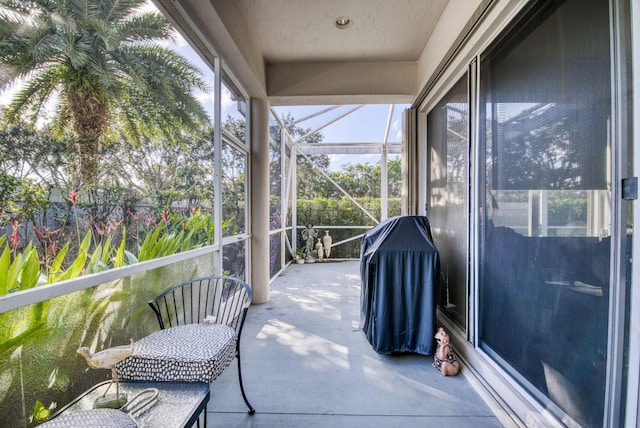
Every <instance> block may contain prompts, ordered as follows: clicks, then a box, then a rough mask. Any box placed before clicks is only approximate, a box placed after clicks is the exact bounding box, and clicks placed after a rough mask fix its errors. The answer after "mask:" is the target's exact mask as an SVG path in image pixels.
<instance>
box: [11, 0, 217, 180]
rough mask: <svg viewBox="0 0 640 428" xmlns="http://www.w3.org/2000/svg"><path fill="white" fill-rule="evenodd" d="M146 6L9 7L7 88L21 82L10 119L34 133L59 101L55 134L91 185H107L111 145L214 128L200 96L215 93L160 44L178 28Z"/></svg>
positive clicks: (102, 0)
mask: <svg viewBox="0 0 640 428" xmlns="http://www.w3.org/2000/svg"><path fill="white" fill-rule="evenodd" d="M145 3H146V1H145V0H133V1H124V2H123V1H115V0H92V1H89V2H77V1H74V0H62V1H57V2H40V1H29V2H16V1H13V0H2V1H1V2H0V5H1V6H2V8H3V13H2V14H0V63H2V66H3V67H2V71H3V79H2V87H0V89H6V87H7V86H8V85H10V84H14V83H21V85H20V86H19V90H18V91H17V92H16V93H15V95H14V96H13V98H12V100H11V102H10V104H9V106H8V107H7V108H6V109H5V110H4V118H5V120H6V121H7V122H8V123H17V122H19V121H20V120H27V121H28V122H29V124H30V125H32V126H33V125H34V124H35V123H36V121H37V120H38V119H39V118H40V113H41V112H42V111H43V110H44V109H45V108H47V107H48V106H49V105H51V103H52V101H53V100H54V99H57V102H58V103H59V105H57V106H56V108H55V109H54V113H53V115H54V117H53V123H52V131H53V134H54V135H55V136H57V137H59V138H63V137H64V136H73V142H74V144H76V148H77V149H78V153H79V164H80V167H81V169H80V173H81V176H82V178H83V179H84V180H85V182H87V183H88V184H92V185H93V184H96V183H97V182H98V180H97V173H98V160H97V157H96V155H97V154H98V152H99V150H100V144H101V143H105V142H113V141H116V140H118V139H119V138H120V136H121V135H124V136H125V137H126V139H127V140H128V141H129V142H131V143H134V144H136V143H137V144H140V143H142V142H143V141H145V140H157V139H163V140H165V141H171V142H176V141H178V140H179V139H180V138H181V137H182V136H183V135H184V134H185V133H191V132H194V131H195V132H197V131H200V129H201V128H202V126H204V125H205V124H206V123H208V117H207V115H206V113H205V111H204V109H203V108H202V106H201V104H200V103H199V101H198V100H197V98H196V97H195V95H194V93H193V91H192V89H193V88H199V89H205V82H204V80H203V78H202V76H201V74H200V72H199V70H198V69H197V68H195V67H194V66H193V65H191V64H190V63H189V62H188V61H187V60H186V59H184V58H183V57H181V56H180V55H178V54H177V53H175V52H174V51H172V50H170V49H167V48H164V47H162V46H160V45H158V44H154V43H151V42H158V41H166V40H170V39H171V37H172V27H171V25H170V24H169V22H167V20H166V19H165V18H164V17H163V16H162V15H160V14H158V13H143V14H141V13H136V12H137V11H138V10H139V9H140V8H141V7H142V6H144V5H145ZM57 94H62V96H60V97H59V98H57V97H56V96H55V95H57Z"/></svg>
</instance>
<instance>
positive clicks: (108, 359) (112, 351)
mask: <svg viewBox="0 0 640 428" xmlns="http://www.w3.org/2000/svg"><path fill="white" fill-rule="evenodd" d="M132 352H133V339H132V340H131V344H129V345H125V346H115V347H113V348H108V349H104V350H102V351H100V352H96V353H95V354H92V353H91V352H89V348H87V347H86V346H83V347H81V348H78V351H77V353H78V354H79V355H82V356H83V357H84V359H85V360H87V364H88V365H89V367H91V368H92V369H111V383H109V386H108V387H107V389H106V390H105V391H104V394H102V396H103V397H105V396H106V395H107V392H109V388H111V385H112V384H113V383H114V382H115V384H116V398H118V396H119V395H120V386H119V383H118V375H117V374H116V367H115V366H116V364H118V363H119V362H120V361H122V360H124V359H125V358H127V357H128V356H130V355H131V353H132Z"/></svg>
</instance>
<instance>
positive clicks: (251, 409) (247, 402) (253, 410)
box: [237, 341, 256, 415]
mask: <svg viewBox="0 0 640 428" xmlns="http://www.w3.org/2000/svg"><path fill="white" fill-rule="evenodd" d="M237 357H238V382H239V383H240V392H241V393H242V398H243V399H244V402H245V404H246V405H247V407H248V408H249V411H248V412H247V413H249V414H250V415H253V414H254V413H255V412H256V409H254V408H253V406H252V405H251V403H249V400H248V399H247V395H246V394H245V393H244V386H243V385H242V368H241V367H240V366H241V364H240V341H238V347H237Z"/></svg>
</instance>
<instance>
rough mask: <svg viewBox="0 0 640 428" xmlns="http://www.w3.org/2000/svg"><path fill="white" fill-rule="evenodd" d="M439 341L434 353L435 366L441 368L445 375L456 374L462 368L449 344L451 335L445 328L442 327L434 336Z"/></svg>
mask: <svg viewBox="0 0 640 428" xmlns="http://www.w3.org/2000/svg"><path fill="white" fill-rule="evenodd" d="M434 337H435V338H436V340H437V341H438V346H437V347H436V353H435V354H434V355H433V367H435V368H437V369H438V370H440V372H441V373H442V374H443V375H444V376H455V375H457V374H458V371H459V370H460V364H459V363H458V360H457V359H456V354H455V353H454V352H453V348H452V347H451V345H450V344H449V335H448V334H447V332H446V331H444V328H442V327H440V328H439V329H438V332H437V333H436V335H435V336H434Z"/></svg>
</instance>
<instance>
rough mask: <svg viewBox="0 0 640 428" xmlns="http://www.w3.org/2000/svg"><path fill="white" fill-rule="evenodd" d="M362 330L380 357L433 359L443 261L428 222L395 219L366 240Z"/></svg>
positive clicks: (362, 267) (362, 270)
mask: <svg viewBox="0 0 640 428" xmlns="http://www.w3.org/2000/svg"><path fill="white" fill-rule="evenodd" d="M361 250H362V252H361V259H360V273H361V278H362V288H361V291H360V326H361V328H362V330H363V332H364V334H365V335H366V336H367V339H368V340H369V343H371V346H372V347H373V349H374V350H375V351H376V352H378V353H380V354H392V353H403V352H414V353H418V354H424V355H432V354H433V353H434V351H435V345H434V339H433V335H434V332H435V326H436V325H435V324H436V304H437V301H438V277H439V273H440V256H439V254H438V250H437V249H436V247H435V245H434V244H433V240H432V238H431V228H430V226H429V220H428V219H427V218H426V217H424V216H403V217H393V218H390V219H388V220H386V221H384V222H382V223H380V224H379V225H378V226H376V227H375V228H373V229H371V230H370V231H369V232H367V233H366V234H365V236H364V238H363V239H362V245H361Z"/></svg>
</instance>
